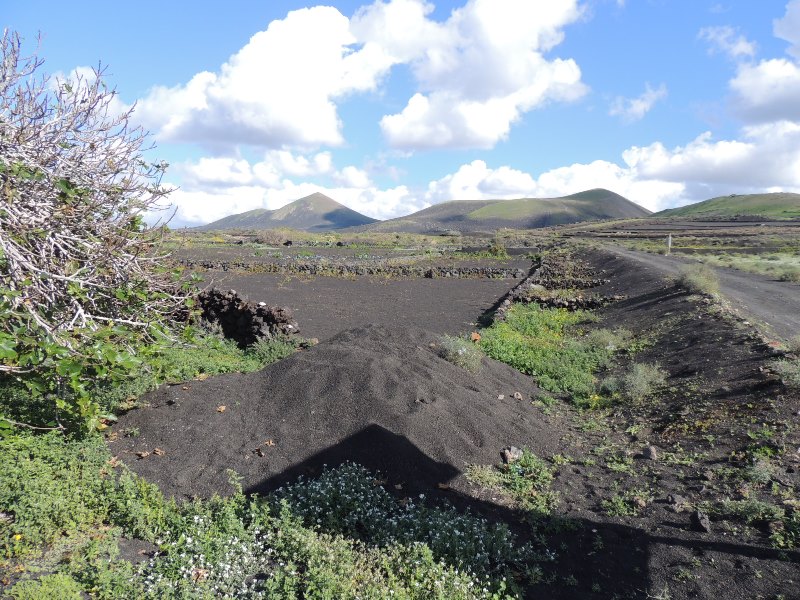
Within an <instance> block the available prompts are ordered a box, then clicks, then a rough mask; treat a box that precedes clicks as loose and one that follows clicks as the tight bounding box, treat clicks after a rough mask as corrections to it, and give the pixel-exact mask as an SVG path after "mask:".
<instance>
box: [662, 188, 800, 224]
mask: <svg viewBox="0 0 800 600" xmlns="http://www.w3.org/2000/svg"><path fill="white" fill-rule="evenodd" d="M653 216H654V217H691V218H695V219H709V218H720V219H731V218H734V217H750V218H753V217H762V218H765V219H800V194H791V193H788V192H779V193H774V194H744V195H737V194H733V195H731V196H720V197H719V198H711V199H710V200H704V201H703V202H697V203H695V204H689V205H687V206H681V207H680V208H670V209H667V210H662V211H661V212H658V213H655V214H654V215H653Z"/></svg>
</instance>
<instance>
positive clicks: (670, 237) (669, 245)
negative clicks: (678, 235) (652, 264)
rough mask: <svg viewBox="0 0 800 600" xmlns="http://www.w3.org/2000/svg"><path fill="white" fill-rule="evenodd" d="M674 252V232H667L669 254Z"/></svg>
mask: <svg viewBox="0 0 800 600" xmlns="http://www.w3.org/2000/svg"><path fill="white" fill-rule="evenodd" d="M670 252H672V234H671V233H670V234H667V254H669V253H670Z"/></svg>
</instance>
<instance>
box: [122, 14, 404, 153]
mask: <svg viewBox="0 0 800 600" xmlns="http://www.w3.org/2000/svg"><path fill="white" fill-rule="evenodd" d="M355 43H356V38H355V37H354V36H353V34H352V33H351V32H350V23H349V19H348V18H347V17H345V16H344V15H342V14H341V13H340V12H339V11H338V10H336V9H335V8H332V7H325V6H317V7H314V8H306V9H302V10H297V11H293V12H290V13H289V14H288V15H287V16H286V18H285V19H282V20H275V21H272V22H271V23H270V24H269V26H268V27H267V29H266V31H261V32H259V33H257V34H255V35H254V36H253V37H252V38H251V39H250V41H249V42H248V43H247V44H246V45H245V46H244V47H243V48H242V49H241V50H239V51H238V52H237V53H236V54H234V55H233V56H231V57H230V58H229V59H228V61H227V62H226V63H225V64H223V65H222V67H221V68H220V69H219V71H218V72H215V73H211V72H202V73H198V74H197V75H195V76H194V77H193V78H192V79H191V80H190V81H189V82H188V83H187V84H185V85H179V86H175V87H173V88H166V87H156V88H154V89H152V90H151V91H150V93H149V94H148V95H147V96H146V97H145V98H144V99H142V100H141V101H140V102H139V105H138V109H137V118H138V119H139V120H141V121H142V122H143V123H144V124H145V125H146V126H147V127H148V128H149V129H152V130H154V131H156V132H157V136H158V139H159V141H162V142H172V141H176V142H196V143H200V144H204V145H207V146H225V145H229V146H230V145H237V144H249V145H253V146H263V147H272V148H280V147H282V146H292V147H316V146H320V145H329V146H336V145H340V144H341V143H342V142H343V139H342V135H341V122H340V120H339V117H338V114H337V108H336V103H335V101H336V100H338V99H340V98H342V97H344V96H346V95H347V94H350V93H354V92H363V91H368V90H373V89H375V88H376V86H377V85H378V82H379V80H380V78H381V77H382V75H383V74H385V73H386V71H387V69H388V68H389V67H390V65H391V62H390V61H389V60H388V59H387V57H386V55H385V53H383V52H382V50H381V49H380V48H379V47H377V46H375V45H368V46H365V47H363V48H360V49H358V50H353V49H352V48H351V46H352V45H353V44H355Z"/></svg>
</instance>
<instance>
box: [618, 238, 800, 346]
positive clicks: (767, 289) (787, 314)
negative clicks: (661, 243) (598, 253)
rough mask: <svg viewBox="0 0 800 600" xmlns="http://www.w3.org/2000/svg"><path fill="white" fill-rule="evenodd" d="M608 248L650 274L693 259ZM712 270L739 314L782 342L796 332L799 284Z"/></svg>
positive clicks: (669, 270) (799, 331)
mask: <svg viewBox="0 0 800 600" xmlns="http://www.w3.org/2000/svg"><path fill="white" fill-rule="evenodd" d="M609 250H610V251H611V252H613V253H614V254H616V255H618V256H621V257H624V258H628V259H630V260H635V261H637V262H639V263H641V264H643V265H646V266H647V267H648V268H649V269H652V270H653V272H654V273H653V274H654V275H658V274H659V273H660V274H662V275H674V274H677V273H678V272H679V270H680V268H681V267H683V266H684V265H687V264H691V263H693V262H695V261H692V260H691V259H685V258H681V257H677V256H662V255H660V254H648V253H645V252H636V251H633V250H626V249H623V248H616V247H613V248H609ZM714 270H715V271H716V272H717V273H718V274H719V281H720V292H721V293H722V295H723V296H724V297H725V298H726V299H727V300H728V301H729V302H730V304H731V306H732V307H733V308H734V309H735V310H736V311H737V312H738V313H739V314H740V315H742V317H744V318H746V319H748V320H750V321H752V322H753V323H754V324H756V325H757V326H758V327H759V328H760V329H761V330H762V333H764V334H765V335H767V336H769V337H776V338H780V339H782V340H784V341H785V340H789V339H791V338H793V337H795V336H797V335H800V286H798V285H797V284H794V283H788V282H782V281H774V280H772V279H769V278H767V277H764V276H761V275H755V274H752V273H744V272H742V271H737V270H735V269H725V268H715V269H714Z"/></svg>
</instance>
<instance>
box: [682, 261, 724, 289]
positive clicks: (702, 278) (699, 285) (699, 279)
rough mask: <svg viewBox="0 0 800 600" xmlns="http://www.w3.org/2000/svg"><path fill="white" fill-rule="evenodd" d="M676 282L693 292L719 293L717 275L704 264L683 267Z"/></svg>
mask: <svg viewBox="0 0 800 600" xmlns="http://www.w3.org/2000/svg"><path fill="white" fill-rule="evenodd" d="M678 284H679V285H681V286H682V287H684V288H686V289H687V290H688V291H690V292H693V293H695V294H706V295H709V296H713V295H715V294H718V293H719V276H718V275H717V273H716V271H714V269H713V268H712V267H709V266H708V265H705V264H693V265H688V266H686V267H683V268H682V269H681V271H680V275H678Z"/></svg>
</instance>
